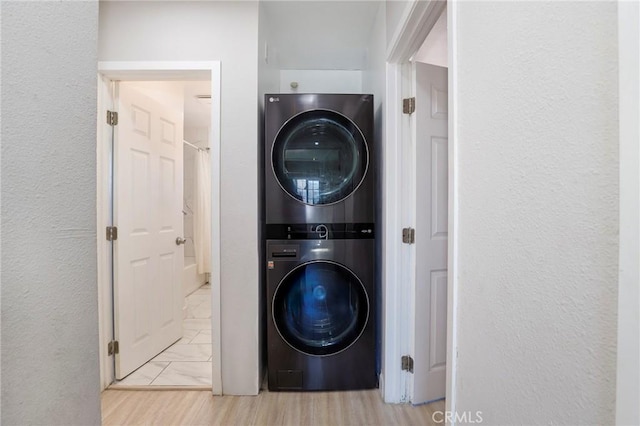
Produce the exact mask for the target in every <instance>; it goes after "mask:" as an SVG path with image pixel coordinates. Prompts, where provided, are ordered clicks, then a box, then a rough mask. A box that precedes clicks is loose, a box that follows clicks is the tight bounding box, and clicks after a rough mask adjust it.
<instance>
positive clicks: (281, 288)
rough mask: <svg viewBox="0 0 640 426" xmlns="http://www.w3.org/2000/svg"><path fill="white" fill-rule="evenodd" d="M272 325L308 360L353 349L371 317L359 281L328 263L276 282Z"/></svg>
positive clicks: (307, 265)
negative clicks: (308, 358)
mask: <svg viewBox="0 0 640 426" xmlns="http://www.w3.org/2000/svg"><path fill="white" fill-rule="evenodd" d="M272 303H273V310H272V313H273V321H274V323H275V326H276V328H277V330H278V332H279V333H280V335H281V336H282V338H283V339H284V340H285V341H286V342H287V343H288V344H289V345H291V346H292V347H293V348H294V349H297V350H299V351H300V352H303V353H306V354H310V355H331V354H335V353H338V352H340V351H342V350H344V349H346V348H348V347H349V346H351V344H353V343H354V342H355V341H356V340H358V338H359V337H360V335H361V334H362V332H363V330H364V328H365V326H366V324H367V321H368V317H369V300H368V297H367V294H366V292H365V290H364V287H363V286H362V283H361V282H360V280H359V279H358V278H357V277H356V276H355V275H354V274H353V272H351V271H350V270H349V269H347V268H346V267H344V266H342V265H340V264H337V263H333V262H328V261H314V262H309V263H305V264H302V265H299V266H298V267H296V268H295V269H294V270H292V271H291V272H290V273H289V274H287V276H285V278H284V279H283V280H282V282H280V284H279V285H278V288H277V289H276V292H275V295H274V297H273V302H272Z"/></svg>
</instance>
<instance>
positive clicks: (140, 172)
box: [114, 82, 184, 379]
mask: <svg viewBox="0 0 640 426" xmlns="http://www.w3.org/2000/svg"><path fill="white" fill-rule="evenodd" d="M132 84H133V83H128V82H121V83H119V87H118V124H117V125H116V126H115V176H114V181H115V195H114V209H115V212H114V222H115V225H116V226H117V227H118V238H117V240H116V241H115V244H114V248H115V253H114V260H115V262H114V275H115V276H114V319H115V337H116V340H117V341H118V345H119V353H118V354H117V355H116V357H115V365H116V378H117V379H122V378H124V377H125V376H127V375H128V374H129V373H131V372H132V371H134V370H135V369H137V368H138V367H140V366H141V365H143V364H144V363H145V362H147V361H148V360H149V359H151V358H153V357H154V356H156V355H157V354H159V353H160V352H162V350H164V349H165V348H166V347H168V346H170V345H171V344H172V343H174V342H175V341H177V340H178V339H180V338H181V336H182V309H181V308H182V300H183V299H182V297H183V295H182V273H183V267H184V245H178V244H177V242H176V239H177V238H178V237H180V238H181V237H182V236H183V233H182V232H183V219H182V191H183V187H182V181H183V175H182V167H183V163H182V161H183V159H182V155H183V151H182V149H183V148H182V147H183V145H182V136H183V117H182V112H181V111H175V110H172V109H170V108H167V107H165V106H163V105H161V104H159V103H158V102H155V101H154V100H152V99H150V98H148V97H147V96H144V95H143V94H141V93H139V92H138V91H136V90H135V89H134V87H132Z"/></svg>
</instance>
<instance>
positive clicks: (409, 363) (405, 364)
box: [402, 355, 413, 373]
mask: <svg viewBox="0 0 640 426" xmlns="http://www.w3.org/2000/svg"><path fill="white" fill-rule="evenodd" d="M402 371H408V372H409V373H413V358H411V357H410V356H409V355H403V356H402Z"/></svg>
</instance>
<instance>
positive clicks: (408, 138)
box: [381, 0, 458, 412]
mask: <svg viewBox="0 0 640 426" xmlns="http://www.w3.org/2000/svg"><path fill="white" fill-rule="evenodd" d="M445 7H447V27H448V28H447V36H448V79H449V83H448V85H449V87H448V92H449V111H448V114H449V116H448V117H449V123H448V130H449V152H448V154H449V194H448V195H449V211H448V234H449V240H448V280H447V373H446V377H447V382H446V396H445V397H446V409H447V411H451V412H454V411H455V392H454V391H455V388H454V386H453V383H454V380H455V371H456V365H455V364H456V359H455V357H454V356H453V354H454V353H455V350H456V315H455V310H456V306H457V303H456V301H457V285H458V280H457V275H458V274H457V271H458V262H457V246H458V244H457V232H458V223H457V217H458V215H457V208H458V199H457V197H458V190H457V178H456V177H457V132H456V128H457V114H456V108H455V99H456V96H457V84H456V68H457V66H456V64H457V61H456V54H455V40H454V37H455V33H456V31H455V29H456V27H455V26H456V22H457V20H456V16H457V3H456V2H443V1H434V0H431V1H422V0H412V1H411V2H410V3H408V4H407V6H406V7H405V9H404V11H403V14H402V18H401V19H400V22H401V24H400V25H399V27H398V29H397V31H396V33H395V34H394V35H393V37H392V40H391V43H390V44H389V46H390V47H389V49H388V51H387V65H386V71H387V72H386V107H385V127H386V130H385V142H384V158H385V164H384V176H385V177H384V182H383V191H384V194H385V195H384V198H385V206H384V215H385V227H386V229H385V231H384V234H385V244H384V247H383V257H384V260H385V265H386V269H385V273H384V286H385V298H384V300H383V310H384V312H385V313H386V315H385V317H384V322H383V324H382V327H383V333H382V334H383V336H384V339H385V340H384V343H383V345H384V350H383V353H382V359H383V361H382V364H383V366H385V368H384V369H383V374H384V376H383V377H382V378H381V392H382V394H383V398H384V400H385V402H389V403H399V402H410V401H411V400H412V398H413V395H412V391H413V386H412V380H413V378H412V377H411V375H410V374H408V373H406V372H403V371H402V370H401V369H400V359H401V357H402V355H406V354H411V353H412V350H413V347H414V337H413V327H414V324H413V319H412V317H411V312H409V311H410V310H408V309H406V306H408V305H407V304H408V303H409V301H410V300H411V299H410V298H411V297H412V295H413V292H414V289H415V272H414V273H412V272H411V271H413V268H412V265H414V262H415V246H413V245H406V244H402V242H401V238H400V233H401V229H402V228H403V227H407V226H411V225H412V224H413V223H415V214H414V211H415V208H412V206H415V203H416V200H415V191H413V190H412V189H413V188H415V185H416V182H415V173H414V170H413V165H412V164H413V162H412V158H411V152H412V149H413V140H412V128H411V123H410V120H409V118H408V116H405V115H403V114H402V98H403V97H408V96H410V93H411V83H410V81H411V66H410V63H409V60H410V59H411V57H412V56H413V55H414V54H415V53H416V52H417V51H418V49H419V48H420V47H421V46H422V44H423V43H424V40H425V39H426V38H427V36H428V35H429V32H430V31H431V29H432V28H433V26H434V25H435V23H436V21H437V20H438V18H439V17H440V14H441V13H442V11H443V9H444V8H445ZM407 210H408V211H407Z"/></svg>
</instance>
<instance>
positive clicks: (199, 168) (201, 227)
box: [193, 150, 212, 274]
mask: <svg viewBox="0 0 640 426" xmlns="http://www.w3.org/2000/svg"><path fill="white" fill-rule="evenodd" d="M195 186H196V187H195V197H194V199H195V202H194V207H195V211H194V213H195V214H194V217H193V220H194V223H193V231H194V232H193V245H194V247H195V252H196V263H197V264H198V273H199V274H204V273H211V238H212V236H211V164H210V159H209V152H208V151H205V150H198V153H197V154H196V185H195Z"/></svg>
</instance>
